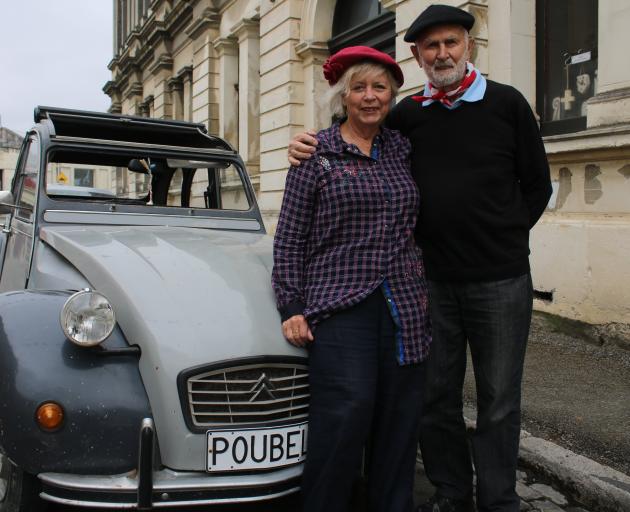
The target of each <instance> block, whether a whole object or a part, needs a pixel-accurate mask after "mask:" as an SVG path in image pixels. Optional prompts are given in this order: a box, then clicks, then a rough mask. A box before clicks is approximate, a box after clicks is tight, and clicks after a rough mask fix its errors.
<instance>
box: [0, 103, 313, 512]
mask: <svg viewBox="0 0 630 512" xmlns="http://www.w3.org/2000/svg"><path fill="white" fill-rule="evenodd" d="M0 203H1V205H0V221H2V216H4V226H3V230H2V233H1V234H0V269H1V273H0V511H7V510H10V511H34V510H38V508H41V507H43V506H45V504H46V502H56V503H61V504H65V505H79V506H92V507H98V508H112V509H134V508H137V509H140V510H148V509H151V508H162V507H172V506H180V505H196V504H215V503H233V502H246V501H256V500H264V499H269V498H272V497H276V496H282V495H285V494H289V493H291V492H294V491H296V490H297V489H298V486H299V477H300V474H301V471H302V462H303V460H304V457H305V452H306V450H305V443H306V433H307V425H306V421H307V416H308V373H307V364H306V358H305V353H304V352H303V351H301V350H300V349H297V348H295V347H293V346H291V345H289V344H288V343H287V342H286V341H285V340H284V339H283V337H282V333H281V329H280V321H279V317H278V313H277V311H276V309H275V305H274V297H273V293H272V290H271V286H270V271H271V264H272V258H271V242H270V237H269V236H267V235H266V234H265V229H264V226H263V223H262V219H261V216H260V212H259V210H258V207H257V205H256V200H255V196H254V193H253V189H252V186H251V184H250V181H249V178H248V175H247V172H246V171H245V168H244V165H243V162H242V160H241V159H240V158H239V156H238V154H237V153H236V152H235V151H234V150H233V149H232V148H231V147H230V146H229V144H227V143H226V142H225V141H223V140H222V139H220V138H217V137H213V136H211V135H208V134H207V132H206V129H205V127H204V125H202V124H192V123H184V122H177V121H158V120H153V119H148V118H141V117H130V116H120V115H113V114H103V113H93V112H81V111H72V110H64V109H57V108H49V107H39V108H37V109H36V110H35V126H34V128H33V129H32V130H31V131H29V132H28V133H27V136H26V137H25V141H24V146H23V147H22V151H21V156H20V158H19V162H18V167H17V170H16V174H15V178H14V180H13V185H12V189H11V190H10V191H3V192H0Z"/></svg>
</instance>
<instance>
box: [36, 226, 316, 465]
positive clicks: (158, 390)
mask: <svg viewBox="0 0 630 512" xmlns="http://www.w3.org/2000/svg"><path fill="white" fill-rule="evenodd" d="M40 237H41V239H42V240H44V241H45V242H46V243H47V244H49V245H50V246H51V247H52V248H54V249H55V250H56V251H58V252H59V253H60V254H61V255H63V256H64V257H65V258H66V259H67V260H68V261H69V262H70V263H71V264H72V265H74V266H75V267H76V268H77V270H78V271H79V272H81V274H83V275H84V276H85V278H86V279H87V280H88V281H89V282H90V283H91V285H92V286H93V288H94V289H95V290H97V291H99V292H101V293H103V294H104V295H105V296H106V297H107V298H108V299H109V300H110V301H111V303H112V305H113V307H114V311H115V313H116V319H117V321H118V324H119V325H120V327H121V329H122V330H123V332H124V333H125V336H126V338H127V340H128V341H129V343H130V344H137V345H139V346H140V348H141V350H142V356H141V359H140V372H141V374H142V378H143V380H144V383H145V386H146V388H147V393H148V395H149V399H150V401H151V407H152V409H153V413H154V417H155V420H156V427H157V428H158V432H159V430H160V429H162V430H163V431H164V429H169V436H168V437H170V435H171V433H173V434H179V435H178V436H177V437H178V438H179V439H180V440H181V436H184V437H186V436H191V435H192V434H191V433H190V431H188V429H187V428H186V426H185V423H184V420H183V414H182V408H181V405H180V400H179V396H178V393H177V386H176V382H177V376H178V375H179V373H180V372H181V371H182V370H184V369H188V368H191V367H196V366H199V365H203V364H208V363H214V362H217V361H224V360H230V359H235V358H242V357H252V356H260V355H299V356H304V355H305V354H304V352H303V351H301V350H299V349H296V348H295V347H292V346H291V345H289V344H288V343H287V342H286V341H285V340H284V339H283V337H282V333H281V329H280V318H279V315H278V313H277V311H276V309H275V301H274V296H273V291H272V289H271V284H270V280H271V265H272V256H271V237H269V236H267V235H261V234H256V233H243V232H229V231H216V230H205V229H196V228H169V227H161V226H158V227H155V226H141V227H127V226H124V227H123V226H90V227H89V228H86V227H83V226H46V227H43V228H41V234H40ZM197 437H199V436H197ZM196 444H197V443H192V444H191V445H190V446H188V448H189V449H188V450H187V449H183V448H184V447H183V446H182V445H181V443H180V444H178V446H177V447H175V446H172V447H171V446H168V443H166V444H162V443H161V445H160V449H161V451H162V456H163V458H164V459H165V462H166V463H167V465H169V466H170V467H173V468H186V467H190V460H191V457H193V456H194V457H196V458H198V459H199V461H200V462H201V467H204V464H203V453H204V451H205V448H204V449H202V448H201V447H199V446H196ZM193 446H195V447H193ZM197 450H199V451H197Z"/></svg>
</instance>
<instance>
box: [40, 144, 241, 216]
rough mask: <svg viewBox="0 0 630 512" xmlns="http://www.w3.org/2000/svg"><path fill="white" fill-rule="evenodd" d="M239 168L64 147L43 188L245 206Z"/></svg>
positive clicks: (61, 194)
mask: <svg viewBox="0 0 630 512" xmlns="http://www.w3.org/2000/svg"><path fill="white" fill-rule="evenodd" d="M149 171H150V172H149ZM243 173H244V170H242V169H241V168H240V167H236V166H235V165H233V164H231V163H230V162H219V161H208V160H203V159H199V160H196V159H195V160H179V159H170V158H148V157H146V158H142V157H138V155H132V154H119V155H94V154H87V153H80V152H76V153H75V152H68V151H64V152H62V153H61V152H60V153H58V154H52V155H51V156H50V158H49V161H48V164H47V169H46V192H47V194H48V195H49V196H50V197H52V198H57V199H64V200H76V201H91V202H106V203H117V204H127V205H142V206H173V207H185V208H201V209H212V210H214V209H222V210H248V209H249V207H250V204H249V200H248V198H247V193H246V189H245V185H244V182H243V180H242V178H241V176H242V174H243Z"/></svg>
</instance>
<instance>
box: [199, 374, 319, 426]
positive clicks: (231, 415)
mask: <svg viewBox="0 0 630 512" xmlns="http://www.w3.org/2000/svg"><path fill="white" fill-rule="evenodd" d="M187 391H188V405H189V407H190V413H191V415H192V420H193V424H194V425H195V426H197V427H216V426H228V425H235V424H238V425H246V424H251V423H287V422H297V421H299V420H306V418H307V417H308V402H309V390H308V367H307V366H306V365H300V364H289V363H270V364H250V365H241V366H233V367H230V368H222V369H220V370H212V371H209V372H205V373H200V374H197V375H193V376H191V377H189V378H188V381H187Z"/></svg>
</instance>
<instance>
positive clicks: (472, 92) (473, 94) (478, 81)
mask: <svg viewBox="0 0 630 512" xmlns="http://www.w3.org/2000/svg"><path fill="white" fill-rule="evenodd" d="M466 69H467V72H470V71H471V70H473V69H474V70H475V71H476V72H477V77H476V78H475V81H474V82H473V83H472V84H470V87H469V88H468V89H466V92H464V94H462V95H461V96H460V97H459V98H457V99H456V100H455V101H454V102H453V104H452V105H451V106H450V107H449V106H447V105H444V106H445V107H446V108H448V109H449V110H453V109H454V108H457V107H459V105H460V104H461V102H462V101H467V102H468V103H474V102H475V101H479V100H482V99H483V97H484V95H485V93H486V78H485V77H484V76H483V75H482V74H481V72H480V71H479V70H478V69H476V68H475V67H474V66H473V65H472V64H471V63H470V62H468V63H466ZM424 96H431V88H430V87H429V82H427V83H426V84H424ZM431 103H435V100H432V99H428V100H425V101H423V102H422V106H423V107H428V106H429V105H431Z"/></svg>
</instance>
